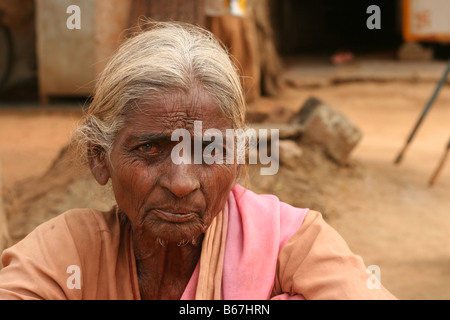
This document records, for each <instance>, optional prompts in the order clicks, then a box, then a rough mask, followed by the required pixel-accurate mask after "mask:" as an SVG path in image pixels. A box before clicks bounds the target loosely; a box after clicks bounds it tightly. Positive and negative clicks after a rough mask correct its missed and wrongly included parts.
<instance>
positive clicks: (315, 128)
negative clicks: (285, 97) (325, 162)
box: [290, 97, 362, 165]
mask: <svg viewBox="0 0 450 320" xmlns="http://www.w3.org/2000/svg"><path fill="white" fill-rule="evenodd" d="M290 123H291V125H295V124H297V125H298V124H300V125H302V126H303V134H302V138H301V142H302V143H306V144H313V145H319V146H320V147H321V148H322V149H323V150H324V152H325V153H326V154H327V155H328V156H329V157H330V158H332V159H333V160H335V161H336V162H337V163H338V164H340V165H346V164H347V163H348V160H349V155H350V152H351V151H352V150H353V148H354V147H355V146H356V145H357V143H358V142H359V141H360V139H361V137H362V132H361V130H359V129H358V128H357V127H356V126H355V124H353V123H352V122H351V121H350V119H348V118H347V117H345V116H344V115H343V114H341V113H340V112H338V111H336V110H335V109H333V108H331V107H330V106H328V105H326V104H325V103H323V102H322V101H320V100H318V99H317V98H315V97H311V98H309V99H308V100H307V101H306V102H305V104H304V105H303V106H302V108H301V109H300V110H299V112H298V113H297V114H295V115H294V117H293V118H292V119H291V122H290Z"/></svg>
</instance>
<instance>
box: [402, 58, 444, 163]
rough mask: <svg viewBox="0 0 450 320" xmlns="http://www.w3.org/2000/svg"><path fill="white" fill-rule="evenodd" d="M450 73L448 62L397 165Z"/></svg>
mask: <svg viewBox="0 0 450 320" xmlns="http://www.w3.org/2000/svg"><path fill="white" fill-rule="evenodd" d="M449 71H450V60H449V61H448V64H447V68H446V69H445V72H444V74H443V75H442V77H441V80H440V81H439V83H438V85H437V87H436V89H435V90H434V92H433V94H432V95H431V97H430V99H429V100H428V102H427V104H426V105H425V108H424V109H423V111H422V114H421V115H420V117H419V120H418V121H417V123H416V125H415V126H414V128H413V130H412V132H411V134H410V135H409V137H408V140H407V141H406V143H405V145H404V146H403V148H402V150H401V151H400V153H399V154H398V156H397V158H396V159H395V162H394V163H395V164H399V163H400V162H401V161H402V158H403V154H404V153H405V152H406V149H407V148H408V146H409V144H410V143H411V141H412V139H413V137H414V135H415V134H416V131H417V129H418V128H419V126H420V125H421V123H422V121H423V119H424V118H425V115H426V114H427V112H428V110H429V109H430V107H431V105H432V104H433V102H434V100H435V99H436V97H437V95H438V93H439V91H440V90H441V88H442V86H443V85H444V83H445V80H446V79H447V76H448V73H449Z"/></svg>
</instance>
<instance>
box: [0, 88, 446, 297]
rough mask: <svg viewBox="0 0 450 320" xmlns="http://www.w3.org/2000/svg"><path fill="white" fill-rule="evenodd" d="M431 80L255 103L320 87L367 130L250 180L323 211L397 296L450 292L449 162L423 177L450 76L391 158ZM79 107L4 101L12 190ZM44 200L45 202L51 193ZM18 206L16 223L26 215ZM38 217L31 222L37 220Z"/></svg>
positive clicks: (438, 133) (441, 137) (2, 122)
mask: <svg viewBox="0 0 450 320" xmlns="http://www.w3.org/2000/svg"><path fill="white" fill-rule="evenodd" d="M434 86H435V84H434V83H432V82H429V83H423V82H354V83H353V82H351V83H347V84H340V85H334V86H325V87H317V88H286V89H285V90H284V91H283V93H282V94H281V95H280V97H278V98H277V99H268V98H264V99H261V100H259V101H257V102H255V103H253V104H252V105H251V110H263V111H267V110H270V109H271V108H274V107H277V108H284V109H285V110H291V111H296V110H298V109H299V108H300V107H301V105H302V104H303V102H304V101H305V100H306V99H307V98H308V97H309V96H311V95H314V96H316V97H318V98H319V99H321V100H323V101H324V102H326V103H327V104H329V105H330V106H332V107H334V108H336V109H338V110H340V111H341V112H342V113H344V114H345V115H346V116H348V117H349V118H350V119H351V120H352V121H353V122H354V123H355V124H356V125H357V126H358V127H359V128H360V129H361V130H362V131H363V132H364V137H363V139H362V140H361V142H360V143H359V144H358V146H357V147H356V149H355V150H354V152H353V153H352V157H351V164H350V166H349V167H345V168H341V167H339V166H337V165H334V164H330V163H329V162H326V160H324V158H320V157H319V158H317V157H316V158H315V160H314V159H313V158H310V159H309V160H308V161H305V162H304V163H299V166H302V165H303V164H305V166H306V165H307V164H309V166H310V167H309V168H305V167H303V168H300V167H299V168H298V170H291V171H289V170H288V171H286V170H280V175H278V176H277V177H275V178H273V179H275V180H273V179H272V180H270V179H269V180H265V181H264V182H262V180H258V178H255V179H254V180H252V181H251V183H252V185H253V189H255V190H257V191H258V190H265V191H272V192H273V193H275V194H277V195H278V196H279V197H280V198H281V199H282V200H284V201H286V202H289V203H292V204H294V205H302V204H308V206H309V204H311V206H312V207H313V209H318V210H320V211H323V212H324V214H325V216H326V219H327V221H328V222H329V223H330V224H331V225H332V226H334V227H335V228H336V229H337V230H338V231H339V232H340V233H341V235H342V236H343V237H344V238H345V239H346V240H347V242H348V244H349V246H350V248H351V249H352V250H353V251H354V252H356V253H357V254H359V255H361V256H362V257H363V258H364V261H365V262H366V264H367V265H373V264H375V265H378V266H379V267H380V269H381V281H382V283H383V284H384V285H385V286H386V287H387V288H388V289H389V290H391V292H392V293H393V294H395V295H396V296H397V297H398V298H400V299H450V244H449V243H450V242H449V239H450V164H449V163H447V165H446V166H445V167H444V169H443V170H442V172H441V173H440V175H439V178H438V180H437V182H436V184H435V185H434V186H433V187H429V186H428V185H427V183H428V179H429V178H430V176H431V174H432V172H433V170H434V169H435V167H436V166H437V163H438V161H439V159H440V157H441V156H442V154H443V151H444V147H445V145H446V143H447V141H448V139H449V135H450V127H449V123H450V122H449V121H450V108H449V106H450V87H449V86H446V87H444V88H443V89H442V91H441V94H440V96H439V98H438V100H437V101H436V102H435V104H434V105H433V108H432V109H431V110H430V112H429V114H428V115H427V117H426V119H425V122H424V123H423V125H422V127H421V128H420V130H419V132H418V133H417V135H416V137H415V139H414V140H413V142H412V144H411V146H410V148H409V149H408V151H407V152H406V154H405V157H404V160H403V162H402V163H401V164H400V165H399V166H395V165H393V161H394V159H395V157H396V155H397V153H398V152H399V150H400V148H401V147H402V146H403V144H404V142H405V140H406V138H407V136H408V135H409V133H410V130H411V129H412V126H413V125H414V124H415V122H416V120H417V118H418V116H419V115H420V112H421V110H422V108H423V106H424V105H425V103H426V101H427V100H428V98H429V96H430V95H431V93H432V92H433V90H434ZM79 116H80V112H79V110H78V109H77V108H69V107H58V106H52V107H51V108H42V107H39V108H25V107H21V108H17V109H14V110H13V109H10V108H2V109H0V160H1V161H2V165H3V181H4V185H5V188H6V193H7V194H6V197H19V195H18V194H17V190H20V188H18V186H21V188H24V185H26V184H27V181H33V182H34V183H35V184H34V185H33V186H32V187H30V188H35V189H38V188H39V184H36V183H39V181H40V180H39V177H40V176H41V175H42V174H44V173H45V172H46V171H47V170H48V168H49V167H50V165H51V164H52V163H53V161H54V159H55V158H56V157H57V155H58V153H59V151H60V149H61V148H62V147H63V146H65V145H66V144H67V142H68V140H69V137H70V133H71V131H72V129H73V128H74V126H75V124H76V121H77V120H78V118H79ZM305 154H310V153H305ZM311 154H312V153H311ZM310 182H313V184H311V183H310ZM28 185H29V186H31V184H30V183H29V184H28ZM42 187H43V186H42ZM312 198H314V201H310V202H308V199H312ZM299 199H300V200H299ZM40 206H44V207H45V202H41V204H40ZM49 206H50V204H49ZM44 209H46V208H44ZM16 215H18V214H16ZM18 216H19V218H18V219H17V218H16V219H15V221H14V222H13V223H12V224H11V225H10V227H11V228H12V229H14V228H20V226H21V224H20V222H21V221H22V222H23V224H25V223H26V220H29V218H30V215H28V216H23V217H21V216H20V215H18ZM10 218H11V220H13V219H14V217H10ZM43 219H46V217H45V218H43ZM33 221H34V222H32V223H31V226H28V227H29V228H30V227H33V224H35V223H37V222H36V221H38V220H33ZM27 230H28V229H27ZM16 231H17V230H16ZM14 232H15V230H12V233H13V234H14Z"/></svg>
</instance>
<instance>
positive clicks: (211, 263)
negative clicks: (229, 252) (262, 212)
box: [195, 203, 228, 300]
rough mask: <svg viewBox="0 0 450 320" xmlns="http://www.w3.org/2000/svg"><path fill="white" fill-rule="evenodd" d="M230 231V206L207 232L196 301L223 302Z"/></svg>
mask: <svg viewBox="0 0 450 320" xmlns="http://www.w3.org/2000/svg"><path fill="white" fill-rule="evenodd" d="M227 229H228V204H227V203H226V204H225V207H224V209H223V210H222V211H221V212H219V213H218V214H217V216H216V217H215V218H214V219H213V221H212V223H211V225H210V227H209V228H208V229H207V230H206V232H205V236H204V238H203V243H202V252H201V256H200V269H199V275H198V282H197V290H196V293H195V299H196V300H222V299H223V292H222V272H223V258H224V253H225V242H226V235H227Z"/></svg>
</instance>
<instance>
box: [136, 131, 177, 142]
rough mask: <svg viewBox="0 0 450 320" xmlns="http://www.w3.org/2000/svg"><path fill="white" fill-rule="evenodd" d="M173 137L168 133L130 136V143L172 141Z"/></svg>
mask: <svg viewBox="0 0 450 320" xmlns="http://www.w3.org/2000/svg"><path fill="white" fill-rule="evenodd" d="M170 137H171V135H170V134H168V133H141V134H136V135H132V136H130V137H129V138H128V139H127V140H128V141H129V142H149V141H150V142H152V141H166V140H167V141H170Z"/></svg>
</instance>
